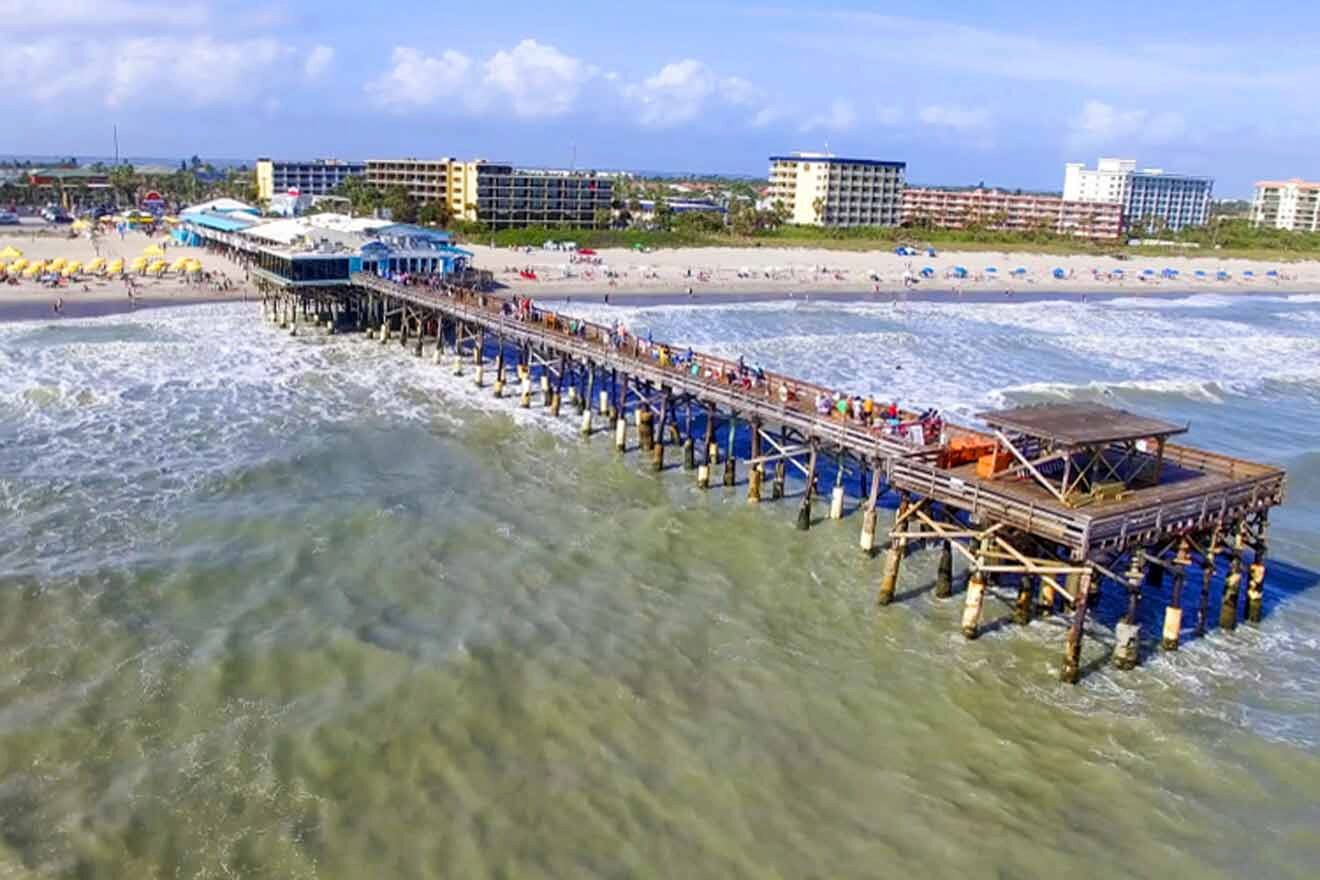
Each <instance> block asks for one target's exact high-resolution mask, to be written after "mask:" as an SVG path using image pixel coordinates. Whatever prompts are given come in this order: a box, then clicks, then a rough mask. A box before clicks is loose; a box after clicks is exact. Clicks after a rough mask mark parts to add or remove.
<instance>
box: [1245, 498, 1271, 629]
mask: <svg viewBox="0 0 1320 880" xmlns="http://www.w3.org/2000/svg"><path fill="white" fill-rule="evenodd" d="M1259 529H1260V530H1259V534H1258V535H1257V536H1256V544H1255V548H1254V549H1255V557H1254V558H1253V559H1252V560H1251V568H1249V569H1247V622H1248V623H1260V616H1261V610H1262V609H1263V607H1264V605H1265V557H1266V555H1267V554H1268V546H1267V544H1266V534H1267V531H1268V529H1269V523H1268V521H1267V520H1266V518H1265V515H1264V514H1261V519H1260V527H1259Z"/></svg>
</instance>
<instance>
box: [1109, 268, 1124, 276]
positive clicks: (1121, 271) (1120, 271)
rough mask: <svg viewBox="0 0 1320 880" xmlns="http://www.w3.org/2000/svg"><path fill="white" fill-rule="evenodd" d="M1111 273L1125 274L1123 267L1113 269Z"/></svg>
mask: <svg viewBox="0 0 1320 880" xmlns="http://www.w3.org/2000/svg"><path fill="white" fill-rule="evenodd" d="M1109 274H1110V275H1122V274H1123V270H1122V269H1115V270H1113V271H1112V272H1110V273H1109Z"/></svg>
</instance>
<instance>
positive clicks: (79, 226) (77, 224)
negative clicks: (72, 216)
mask: <svg viewBox="0 0 1320 880" xmlns="http://www.w3.org/2000/svg"><path fill="white" fill-rule="evenodd" d="M91 228H92V224H90V223H88V222H87V221H86V220H74V221H73V226H72V229H73V231H74V232H82V231H83V230H84V229H91Z"/></svg>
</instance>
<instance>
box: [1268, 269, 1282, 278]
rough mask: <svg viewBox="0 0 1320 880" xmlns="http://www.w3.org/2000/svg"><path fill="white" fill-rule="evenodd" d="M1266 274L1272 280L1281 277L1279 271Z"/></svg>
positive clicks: (1272, 270) (1273, 270) (1274, 270)
mask: <svg viewBox="0 0 1320 880" xmlns="http://www.w3.org/2000/svg"><path fill="white" fill-rule="evenodd" d="M1265 274H1266V275H1267V276H1269V277H1270V278H1278V277H1279V270H1278V269H1271V270H1270V271H1268V272H1266V273H1265Z"/></svg>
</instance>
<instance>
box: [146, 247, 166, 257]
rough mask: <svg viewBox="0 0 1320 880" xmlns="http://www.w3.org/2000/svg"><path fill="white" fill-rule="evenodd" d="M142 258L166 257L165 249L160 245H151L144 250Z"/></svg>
mask: <svg viewBox="0 0 1320 880" xmlns="http://www.w3.org/2000/svg"><path fill="white" fill-rule="evenodd" d="M142 256H144V257H163V256H165V248H163V247H161V246H160V245H158V244H149V245H147V246H146V247H145V248H143V249H142Z"/></svg>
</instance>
